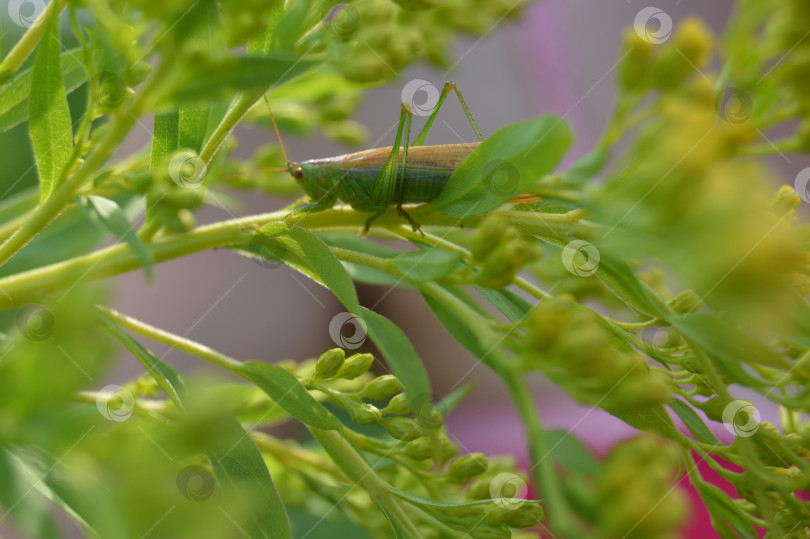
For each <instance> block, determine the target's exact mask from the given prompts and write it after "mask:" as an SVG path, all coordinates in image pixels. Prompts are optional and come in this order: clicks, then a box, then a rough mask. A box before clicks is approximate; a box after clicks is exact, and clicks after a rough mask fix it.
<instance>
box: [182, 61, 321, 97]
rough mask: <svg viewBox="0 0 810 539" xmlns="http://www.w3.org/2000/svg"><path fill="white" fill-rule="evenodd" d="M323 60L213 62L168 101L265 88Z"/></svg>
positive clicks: (225, 94)
mask: <svg viewBox="0 0 810 539" xmlns="http://www.w3.org/2000/svg"><path fill="white" fill-rule="evenodd" d="M321 62H322V60H318V59H307V58H301V57H299V56H296V55H292V54H285V53H269V54H267V55H266V56H236V57H229V58H226V59H223V60H220V61H217V62H214V63H212V64H210V65H208V66H206V68H205V69H204V70H202V72H201V71H199V70H198V71H196V72H195V75H194V76H193V77H192V78H190V79H187V80H186V81H184V82H183V83H182V84H179V85H178V87H177V89H176V90H175V91H174V93H173V95H172V96H171V99H173V100H174V101H175V102H177V103H184V102H187V101H194V100H199V99H216V98H220V97H226V96H233V94H234V93H236V92H241V91H245V90H258V89H266V88H269V87H270V86H273V85H275V84H280V83H282V82H284V81H285V80H287V79H291V78H293V77H296V76H298V75H300V74H302V73H304V72H305V71H307V70H309V69H310V68H312V67H314V66H316V65H318V64H319V63H321Z"/></svg>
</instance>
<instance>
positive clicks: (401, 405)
mask: <svg viewBox="0 0 810 539" xmlns="http://www.w3.org/2000/svg"><path fill="white" fill-rule="evenodd" d="M385 413H386V414H391V415H408V414H409V413H411V406H410V404H409V403H408V396H407V395H405V393H400V394H399V395H394V396H393V397H392V398H391V400H390V401H388V406H386V407H385Z"/></svg>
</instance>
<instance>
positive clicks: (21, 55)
mask: <svg viewBox="0 0 810 539" xmlns="http://www.w3.org/2000/svg"><path fill="white" fill-rule="evenodd" d="M65 4H67V0H54V1H53V2H51V3H50V4H48V7H46V8H45V9H44V10H43V11H42V13H40V14H39V17H37V20H36V21H34V24H32V25H31V27H30V28H28V30H26V32H25V33H24V34H23V36H22V37H21V38H20V40H19V41H18V42H17V44H16V45H14V48H13V49H11V51H10V52H9V53H8V56H6V57H5V59H4V60H3V63H1V64H0V88H2V87H3V86H5V83H6V82H7V81H8V80H9V79H11V78H12V77H13V75H14V73H15V72H16V71H17V70H18V69H19V68H20V66H21V65H23V62H25V60H26V59H27V58H28V57H29V56H30V55H31V53H32V52H33V51H34V48H35V47H36V46H37V44H38V43H39V42H40V40H41V39H42V35H43V34H44V33H45V29H46V28H47V26H48V24H47V22H48V19H49V18H50V16H51V14H52V13H53V12H54V11H56V12H57V15H56V16H57V17H58V16H59V15H58V13H61V12H62V10H63V9H64V8H65Z"/></svg>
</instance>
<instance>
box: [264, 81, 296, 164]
mask: <svg viewBox="0 0 810 539" xmlns="http://www.w3.org/2000/svg"><path fill="white" fill-rule="evenodd" d="M262 97H264V104H265V105H267V112H269V113H270V119H271V120H272V121H273V129H275V130H276V136H277V137H278V143H279V145H280V146H281V152H282V153H283V154H284V161H286V162H287V168H282V169H279V170H284V171H287V170H289V167H290V158H289V157H288V156H287V148H285V147H284V141H283V140H281V132H280V131H279V130H278V124H277V123H276V117H275V116H273V111H272V109H270V100H269V99H267V94H265V95H263V96H262Z"/></svg>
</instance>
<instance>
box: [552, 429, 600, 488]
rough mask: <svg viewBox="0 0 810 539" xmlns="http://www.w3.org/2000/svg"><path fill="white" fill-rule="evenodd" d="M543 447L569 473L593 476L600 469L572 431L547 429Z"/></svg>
mask: <svg viewBox="0 0 810 539" xmlns="http://www.w3.org/2000/svg"><path fill="white" fill-rule="evenodd" d="M544 438H545V443H544V445H545V447H547V448H548V452H549V453H550V454H551V455H553V456H554V457H556V458H557V459H558V460H559V461H560V463H562V465H563V466H565V467H566V469H568V471H569V472H570V473H571V474H576V475H587V476H592V477H595V476H596V475H597V474H598V473H599V470H600V469H601V467H600V465H599V462H597V460H596V459H595V458H594V456H593V455H592V454H591V451H590V450H589V449H588V448H587V447H585V446H584V445H583V444H582V442H580V441H579V439H578V438H577V437H576V436H574V434H573V433H571V432H570V431H566V430H547V431H545V433H544Z"/></svg>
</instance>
